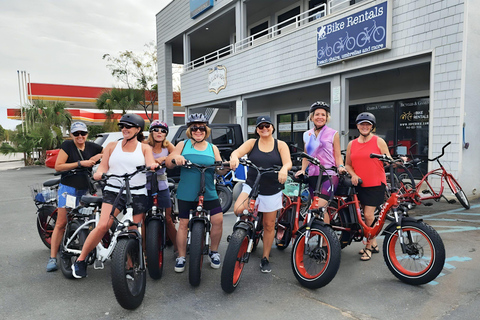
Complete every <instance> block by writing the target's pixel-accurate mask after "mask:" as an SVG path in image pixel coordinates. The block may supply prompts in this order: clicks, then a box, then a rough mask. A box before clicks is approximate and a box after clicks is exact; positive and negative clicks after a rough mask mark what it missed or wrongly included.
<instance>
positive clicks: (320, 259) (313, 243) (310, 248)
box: [291, 224, 341, 289]
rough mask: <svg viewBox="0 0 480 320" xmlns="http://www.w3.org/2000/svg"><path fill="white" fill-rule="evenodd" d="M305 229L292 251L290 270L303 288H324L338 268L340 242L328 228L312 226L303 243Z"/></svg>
mask: <svg viewBox="0 0 480 320" xmlns="http://www.w3.org/2000/svg"><path fill="white" fill-rule="evenodd" d="M305 236H306V232H305V229H303V230H302V233H301V234H299V235H298V236H297V238H296V239H295V242H294V244H293V249H292V258H291V262H292V269H293V274H294V275H295V278H297V280H298V282H300V284H301V285H302V286H304V287H307V288H310V289H317V288H321V287H323V286H326V285H327V284H328V283H329V282H330V281H332V279H333V278H334V277H335V275H336V274H337V271H338V268H339V267H340V254H341V252H340V251H341V249H340V242H339V241H338V238H337V236H336V235H335V233H334V232H333V230H332V229H331V228H330V227H327V226H323V225H320V224H314V225H313V226H312V228H311V230H310V237H309V238H308V241H307V243H305Z"/></svg>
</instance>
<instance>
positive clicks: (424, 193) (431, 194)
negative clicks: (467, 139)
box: [398, 141, 470, 209]
mask: <svg viewBox="0 0 480 320" xmlns="http://www.w3.org/2000/svg"><path fill="white" fill-rule="evenodd" d="M450 144H451V141H449V142H448V143H447V144H445V145H444V146H443V147H442V153H441V154H440V155H439V156H437V157H435V158H433V159H428V161H437V163H438V165H439V166H440V168H437V169H434V170H432V171H429V172H428V173H427V174H423V172H422V170H421V169H420V167H419V164H420V162H421V161H420V160H418V159H412V160H411V161H409V162H407V163H405V167H407V168H415V169H417V170H418V171H419V172H420V173H421V174H422V176H423V178H422V180H420V182H418V183H417V184H416V185H415V186H412V185H411V184H410V183H406V184H405V183H404V188H405V189H406V192H405V193H404V194H403V195H402V198H403V200H405V201H411V202H413V203H415V204H417V205H419V204H421V203H422V202H423V201H425V200H432V199H433V200H435V201H440V198H442V197H444V198H445V196H444V195H443V191H444V189H445V188H444V182H447V185H448V187H449V188H450V190H451V191H452V193H453V194H454V195H455V197H456V198H457V199H458V202H460V204H461V205H462V206H463V207H464V208H465V209H470V202H469V201H468V198H467V196H466V195H465V192H463V189H462V187H461V186H460V184H459V183H458V181H457V180H456V179H455V178H454V177H453V175H452V174H451V173H448V172H447V170H446V169H445V167H444V166H443V165H442V163H441V162H440V158H441V157H443V155H444V154H445V148H446V147H447V146H448V145H450ZM403 175H404V174H401V175H399V176H398V180H399V181H404V180H405V179H404V178H406V179H407V181H408V180H409V178H408V176H405V177H404V176H403ZM433 177H437V178H439V179H440V190H439V191H438V192H436V191H435V189H434V188H433V186H432V184H431V182H432V178H433ZM429 179H430V181H429ZM447 202H449V203H455V200H453V199H452V200H448V199H447Z"/></svg>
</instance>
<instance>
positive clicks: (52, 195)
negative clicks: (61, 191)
mask: <svg viewBox="0 0 480 320" xmlns="http://www.w3.org/2000/svg"><path fill="white" fill-rule="evenodd" d="M30 191H31V194H32V198H33V200H34V201H35V202H38V203H47V202H53V201H56V200H57V190H56V189H53V188H50V187H44V186H43V185H42V184H34V185H32V186H30Z"/></svg>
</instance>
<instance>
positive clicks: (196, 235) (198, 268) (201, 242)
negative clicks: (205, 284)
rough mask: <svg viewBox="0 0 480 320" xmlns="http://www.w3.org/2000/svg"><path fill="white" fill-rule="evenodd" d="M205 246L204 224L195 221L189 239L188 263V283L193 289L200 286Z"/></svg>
mask: <svg viewBox="0 0 480 320" xmlns="http://www.w3.org/2000/svg"><path fill="white" fill-rule="evenodd" d="M204 246H205V224H204V222H203V221H195V222H194V223H193V226H192V233H191V239H190V261H189V266H188V281H189V282H190V284H191V285H192V286H194V287H198V286H199V285H200V278H201V276H202V265H203V249H204Z"/></svg>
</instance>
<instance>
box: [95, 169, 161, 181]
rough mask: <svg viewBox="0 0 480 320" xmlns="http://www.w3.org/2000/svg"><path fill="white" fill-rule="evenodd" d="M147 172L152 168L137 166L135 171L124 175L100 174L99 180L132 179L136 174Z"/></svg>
mask: <svg viewBox="0 0 480 320" xmlns="http://www.w3.org/2000/svg"><path fill="white" fill-rule="evenodd" d="M160 168H161V166H158V167H156V168H154V169H153V170H155V171H157V170H159V169H160ZM147 170H152V167H147V166H138V167H136V170H135V171H134V172H132V173H124V174H121V175H119V174H106V173H104V174H102V179H101V180H107V179H109V178H123V179H125V178H130V177H133V176H134V175H136V174H137V173H139V172H144V171H147Z"/></svg>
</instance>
